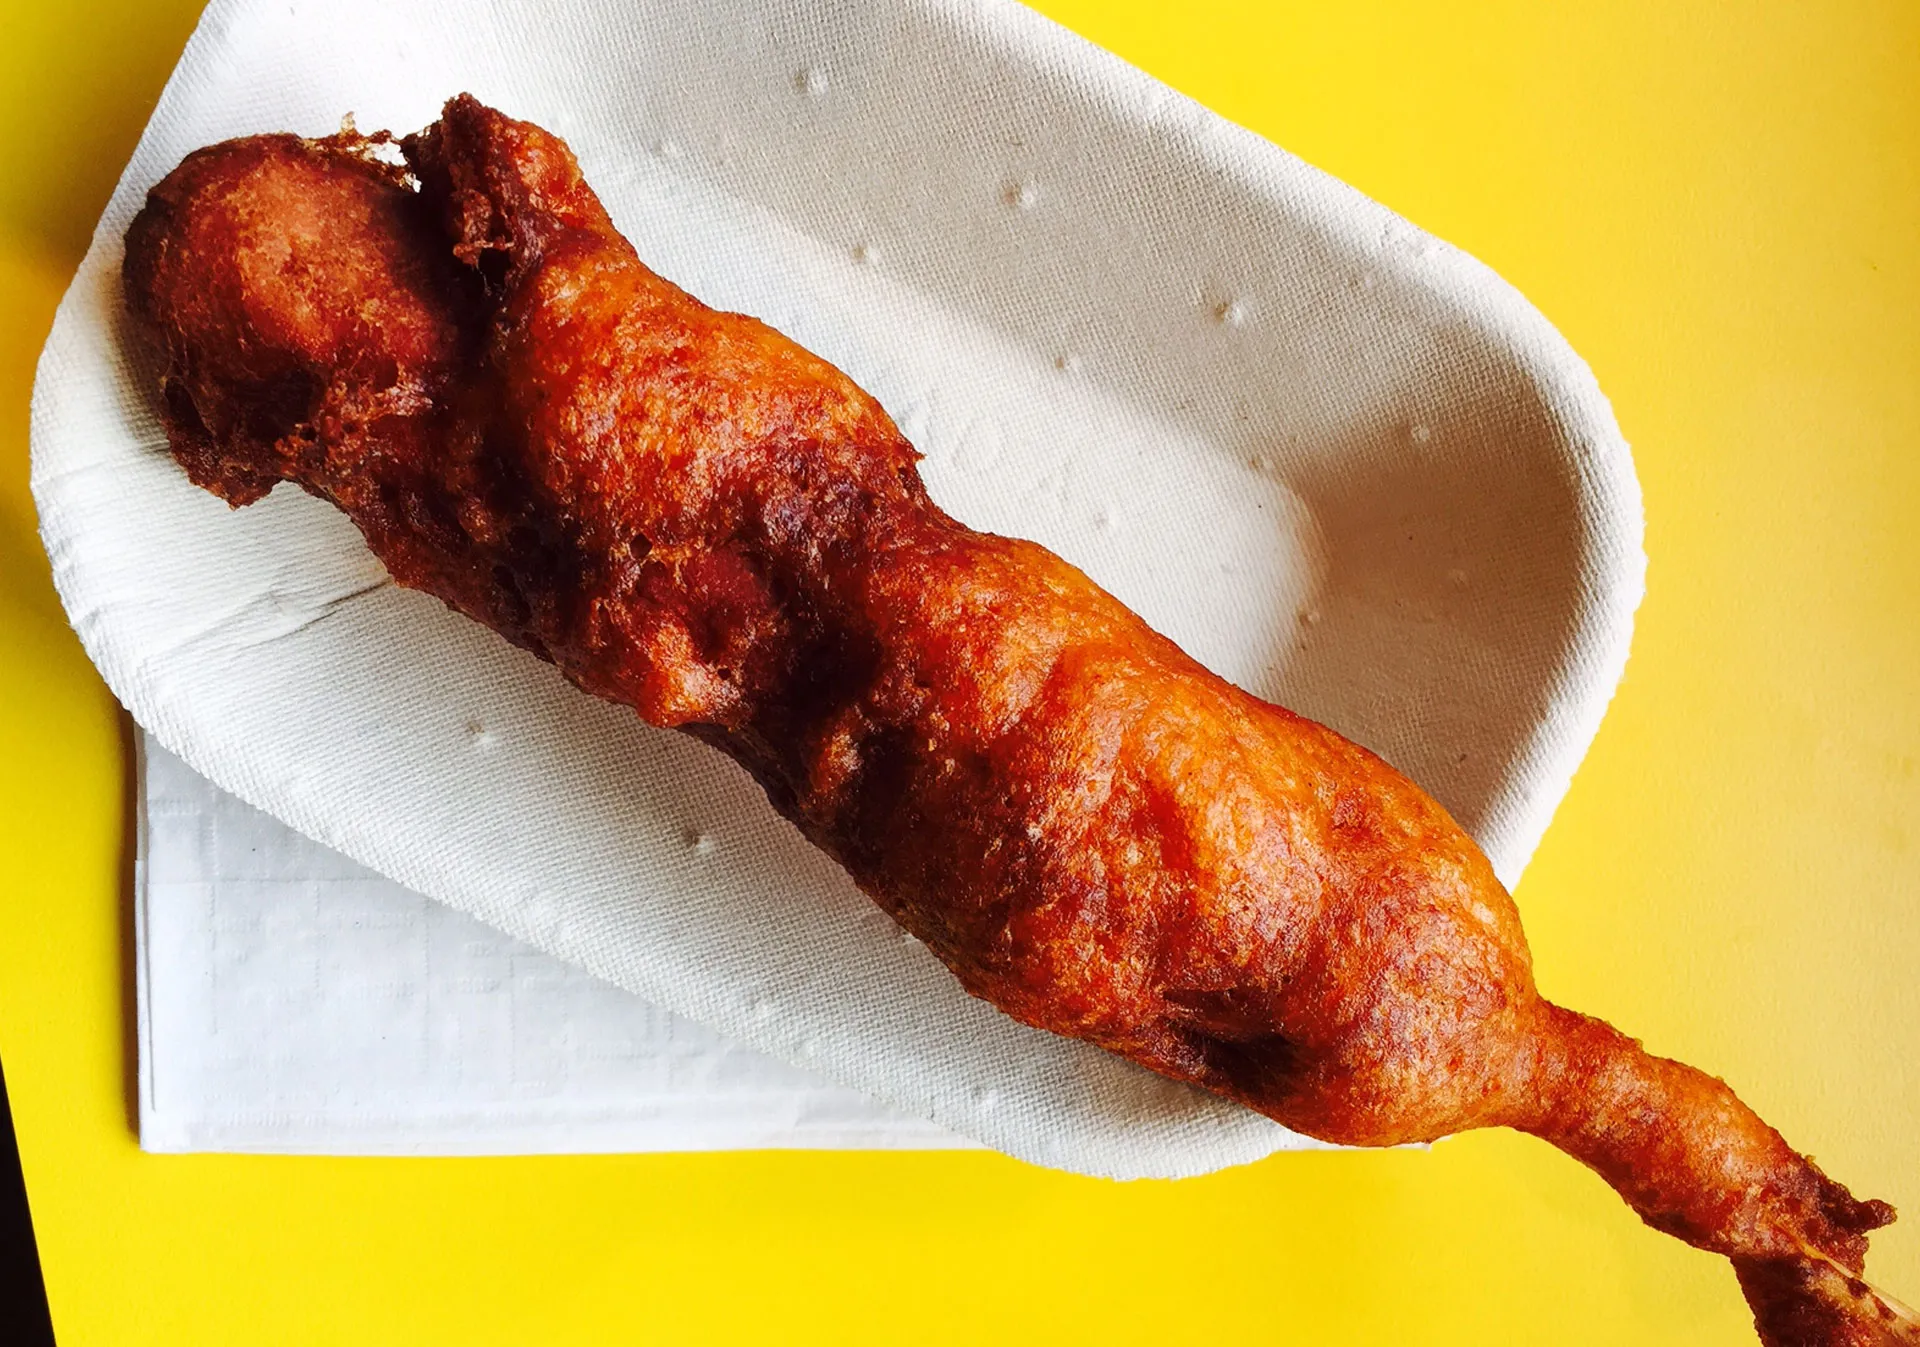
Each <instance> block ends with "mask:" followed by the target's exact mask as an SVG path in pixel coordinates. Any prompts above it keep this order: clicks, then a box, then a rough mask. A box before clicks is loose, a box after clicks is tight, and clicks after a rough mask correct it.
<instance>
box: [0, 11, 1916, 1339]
mask: <svg viewBox="0 0 1920 1347" xmlns="http://www.w3.org/2000/svg"><path fill="white" fill-rule="evenodd" d="M611 2H612V0H610V3H611ZM1041 7H1042V8H1043V9H1044V10H1045V11H1046V12H1048V13H1049V14H1051V15H1052V16H1053V17H1055V18H1057V19H1058V20H1060V21H1061V22H1063V23H1066V24H1068V25H1069V26H1071V27H1073V28H1075V29H1077V30H1078V31H1080V32H1081V33H1083V34H1084V35H1085V36H1087V37H1088V38H1090V39H1092V40H1093V41H1095V42H1098V43H1100V44H1102V45H1104V46H1106V47H1108V48H1110V49H1112V50H1114V51H1116V52H1118V53H1119V54H1120V55H1122V56H1124V57H1126V58H1127V59H1129V60H1131V61H1133V62H1135V63H1137V64H1139V65H1141V66H1143V67H1145V68H1146V69H1147V70H1148V71H1150V72H1152V73H1153V74H1155V75H1157V76H1159V77H1160V78H1161V79H1163V80H1166V81H1168V82H1169V83H1171V84H1173V85H1175V86H1176V87H1178V88H1180V89H1182V90H1185V91H1186V92H1188V93H1190V94H1192V95H1194V96H1195V97H1197V98H1199V99H1201V100H1202V101H1204V102H1205V103H1207V104H1208V105H1210V106H1211V107H1213V108H1215V109H1217V110H1218V111H1219V112H1221V113H1223V114H1224V115H1226V116H1227V117H1230V118H1232V119H1234V120H1236V121H1239V122H1241V123H1244V124H1245V125H1247V126H1250V127H1252V128H1253V129H1255V130H1256V131H1258V132H1260V133H1261V134H1263V135H1265V136H1268V137H1270V138H1271V139H1273V140H1275V141H1277V142H1278V143H1280V144H1281V145H1284V146H1286V147H1287V148H1288V149H1291V150H1293V151H1294V152H1296V153H1298V154H1300V155H1302V156H1304V157H1305V158H1306V159H1308V160H1310V161H1312V162H1313V163H1316V164H1319V165H1320V166H1322V167H1324V168H1326V169H1328V170H1330V171H1332V172H1333V173H1335V174H1337V175H1339V176H1340V177H1342V178H1345V179H1346V180H1347V181H1349V182H1351V183H1353V184H1355V185H1356V186H1358V187H1360V188H1361V189H1362V190H1364V191H1366V192H1368V193H1370V194H1371V195H1373V196H1375V197H1377V198H1379V199H1380V200H1382V201H1384V202H1385V203H1387V204H1388V205H1389V206H1391V207H1393V208H1394V209H1396V210H1398V211H1400V212H1401V213H1403V214H1404V215H1406V216H1408V217H1409V218H1411V219H1413V220H1415V221H1417V222H1418V223H1420V224H1422V225H1424V226H1426V227H1427V228H1429V229H1431V230H1433V231H1435V232H1436V233H1438V234H1440V235H1441V236H1442V237H1444V238H1447V239H1449V240H1451V241H1452V242H1454V243H1457V244H1459V245H1461V246H1462V247H1464V248H1466V249H1468V250H1469V251H1471V252H1473V253H1475V254H1477V255H1478V256H1480V257H1481V258H1483V259H1485V260H1486V261H1487V262H1489V263H1491V264H1492V265H1493V266H1494V267H1495V268H1497V269H1498V270H1499V271H1501V272H1502V273H1503V274H1504V275H1506V276H1507V277H1508V278H1509V279H1511V280H1512V281H1514V282H1515V283H1516V284H1518V285H1519V287H1520V288H1521V289H1522V290H1523V291H1525V292H1526V293H1527V294H1528V295H1529V296H1530V297H1531V298H1532V299H1533V300H1534V302H1535V303H1537V304H1538V305H1539V306H1540V307H1541V308H1542V309H1543V310H1544V311H1545V312H1546V314H1547V315H1548V317H1550V318H1551V319H1553V321H1554V322H1556V323H1557V324H1559V326H1560V328H1561V330H1562V331H1564V332H1565V333H1566V334H1567V336H1568V338H1569V339H1570V340H1571V341H1572V342H1573V345H1574V346H1575V347H1576V348H1577V349H1578V350H1580V351H1581V352H1582V353H1583V354H1584V355H1585V356H1586V357H1587V358H1588V360H1590V361H1591V362H1592V364H1593V367H1594V369H1595V370H1596V372H1597V373H1598V375H1599V378H1600V382H1601V384H1602V386H1603V387H1604V388H1605V389H1606V390H1607V392H1608V393H1609V394H1610V395H1611V396H1612V398H1613V401H1614V405H1615V407H1616V408H1617V409H1618V412H1619V417H1620V422H1621V425H1622V426H1623V427H1624V428H1625V431H1626V434H1627V438H1628V439H1629V440H1631V441H1632V443H1633V445H1634V452H1635V457H1636V460H1637V462H1638V465H1639V471H1640V476H1641V480H1642V481H1643V483H1644V484H1645V487H1646V499H1647V516H1648V529H1647V549H1648V552H1649V554H1650V556H1651V570H1650V573H1649V588H1648V594H1647V600H1646V605H1645V607H1644V608H1643V609H1642V611H1641V616H1640V624H1639V630H1638V633H1637V636H1636V638H1635V643H1634V652H1633V658H1632V662H1631V664H1630V666H1629V668H1628V670H1627V677H1626V682H1625V684H1624V686H1623V687H1622V688H1621V690H1620V694H1619V697H1618V699H1617V700H1616V701H1615V703H1614V705H1613V709H1612V711H1611V712H1610V713H1609V715H1608V717H1607V720H1606V724H1605V726H1604V727H1603V728H1602V729H1601V731H1600V735H1599V739H1598V741H1597V742H1596V743H1595V744H1594V746H1593V751H1592V754H1591V756H1590V757H1589V759H1588V761H1587V763H1586V765H1585V766H1584V767H1583V768H1582V769H1581V771H1580V774H1579V777H1578V779H1577V780H1576V781H1575V782H1574V785H1573V790H1572V793H1571V794H1570V795H1569V796H1568V797H1567V800H1566V803H1565V804H1564V805H1562V806H1561V809H1560V813H1559V816H1558V817H1557V818H1556V820H1555V821H1554V824H1553V827H1552V830H1551V831H1550V832H1549V833H1548V835H1547V839H1546V842H1545V844H1544V845H1543V846H1542V848H1541V850H1540V853H1539V855H1538V857H1537V859H1536V860H1535V861H1534V863H1533V866H1532V868H1531V870H1529V871H1528V873H1527V877H1526V880H1525V882H1524V883H1523V884H1522V885H1521V887H1520V890H1519V895H1518V896H1519V902H1520V907H1521V910H1522V912H1523V913H1524V915H1525V918H1526V922H1527V927H1528V930H1529V932H1530V933H1531V936H1532V941H1533V949H1534V952H1535V957H1536V960H1537V965H1538V972H1539V980H1540V984H1541V986H1542V987H1543V988H1544V989H1545V990H1546V992H1547V993H1548V994H1549V995H1551V996H1553V997H1555V998H1556V999H1558V1000H1561V1001H1563V1002H1565V1003H1567V1004H1569V1005H1572V1006H1576V1007H1579V1008H1580V1009H1583V1010H1587V1011H1591V1012H1594V1013H1598V1014H1602V1015H1605V1016H1607V1017H1608V1018H1610V1019H1613V1020H1614V1021H1616V1022H1617V1023H1619V1024H1620V1025H1622V1026H1623V1027H1625V1028H1627V1029H1628V1030H1629V1031H1630V1032H1633V1033H1635V1034H1638V1035H1640V1036H1642V1037H1644V1038H1645V1040H1646V1041H1647V1042H1648V1044H1649V1045H1650V1046H1651V1047H1653V1048H1654V1049H1655V1050H1657V1051H1661V1052H1664V1053H1668V1054H1672V1055H1676V1056H1679V1057H1682V1058H1685V1059H1687V1060H1689V1061H1692V1062H1696V1063H1698V1064H1700V1065H1702V1066H1704V1067H1706V1068H1708V1069H1709V1070H1712V1071H1715V1072H1718V1073H1720V1074H1723V1075H1724V1076H1725V1077H1726V1078H1727V1079H1728V1080H1730V1081H1731V1082H1733V1083H1734V1085H1735V1086H1736V1087H1737V1088H1738V1089H1739V1090H1740V1091H1741V1093H1742V1094H1743V1095H1744V1096H1745V1097H1746V1098H1747V1099H1748V1100H1750V1101H1751V1102H1752V1103H1753V1104H1754V1105H1756V1106H1757V1107H1758V1108H1759V1110H1760V1111H1761V1112H1762V1113H1763V1114H1764V1115H1765V1116H1766V1117H1767V1118H1769V1119H1770V1120H1772V1121H1773V1122H1774V1123H1775V1124H1776V1125H1777V1126H1779V1127H1780V1128H1781V1129H1782V1130H1783V1131H1784V1132H1785V1133H1786V1135H1787V1136H1788V1137H1789V1138H1790V1139H1791V1140H1793V1141H1795V1143H1796V1144H1797V1145H1799V1146H1800V1147H1802V1148H1804V1149H1806V1150H1808V1151H1810V1152H1811V1153H1813V1154H1814V1155H1816V1156H1817V1157H1818V1158H1819V1159H1820V1161H1821V1162H1822V1163H1823V1164H1824V1165H1825V1166H1826V1167H1827V1168H1828V1169H1829V1170H1830V1171H1831V1172H1832V1173H1833V1174H1834V1175H1836V1176H1837V1177H1839V1178H1841V1179H1843V1180H1844V1181H1845V1182H1847V1183H1849V1184H1851V1185H1853V1186H1854V1188H1855V1190H1856V1191H1857V1192H1860V1193H1862V1194H1866V1195H1872V1196H1878V1197H1884V1198H1887V1199H1889V1200H1891V1201H1893V1202H1894V1203H1895V1204H1896V1205H1899V1206H1901V1207H1902V1208H1904V1209H1906V1210H1907V1211H1908V1212H1909V1219H1908V1220H1907V1221H1906V1222H1903V1223H1902V1224H1899V1225H1896V1226H1895V1227H1893V1228H1892V1229H1891V1230H1889V1231H1887V1232H1884V1233H1883V1234H1881V1235H1879V1236H1878V1237H1876V1241H1875V1243H1876V1250H1875V1253H1874V1256H1873V1260H1872V1262H1871V1263H1870V1265H1869V1271H1870V1273H1872V1274H1873V1275H1875V1276H1876V1277H1877V1278H1878V1279H1880V1280H1882V1281H1883V1282H1884V1283H1885V1284H1886V1285H1887V1286H1888V1287H1889V1288H1890V1289H1892V1290H1894V1291H1895V1292H1896V1293H1904V1294H1905V1296H1906V1297H1907V1298H1909V1299H1913V1300H1920V1061H1916V1055H1917V1054H1920V767H1917V765H1916V764H1920V5H1916V4H1915V3H1913V0H1883V2H1882V3H1781V2H1780V0H1766V2H1765V3H1762V2H1760V0H1749V3H1745V4H1731V3H1724V4H1709V3H1703V2H1702V0H1639V2H1638V3H1614V4H1593V5H1571V4H1570V5H1539V4H1533V3H1523V2H1519V0H1515V2H1513V3H1505V4H1488V5H1483V6H1478V7H1475V8H1474V9H1472V11H1471V12H1463V11H1462V10H1461V9H1460V8H1459V7H1457V6H1455V5H1453V4H1445V3H1438V2H1437V0H1406V2H1405V3H1393V0H1363V2H1361V3H1326V0H1311V2H1305V0H1183V3H1182V4H1179V5H1162V4H1158V3H1152V0H1127V2H1126V3H1120V2H1119V0H1045V3H1044V4H1042V6H1041ZM197 8H198V6H197V5H196V4H195V3H194V0H158V2H157V3H153V4H149V5H135V4H127V3H112V4H103V5H96V6H91V7H88V6H79V7H75V6H69V5H57V4H50V3H33V4H21V3H11V2H8V3H4V4H0V14H4V15H5V17H6V24H5V27H4V29H0V152H3V155H4V157H3V158H0V296H4V298H3V299H0V314H4V325H3V327H0V464H3V465H4V470H3V471H0V1059H3V1060H4V1062H5V1068H6V1074H7V1080H8V1085H9V1087H10V1088H11V1090H12V1093H13V1102H14V1109H15V1113H16V1116H17V1119H18V1128H19V1136H20V1147H21V1150H22V1153H23V1157H24V1163H25V1168H26V1177H27V1185H28V1189H29V1192H30V1195H31V1200H32V1204H33V1212H34V1218H35V1222H36V1224H37V1227H38V1231H39V1239H40V1249H41V1256H42V1259H43V1261H44V1264H45V1271H46V1279H47V1284H48V1288H49V1294H50V1296H51V1300H52V1305H53V1313H54V1320H55V1323H56V1326H57V1328H58V1330H59V1332H60V1334H61V1338H62V1341H63V1343H66V1344H121V1343H143V1344H153V1343H193V1344H208V1343H248V1344H252V1343H276V1344H295V1343H336V1342H355V1343H408V1344H433V1343H463V1344H465V1343H472V1342H508V1341H510V1342H514V1343H528V1344H535V1343H604V1342H644V1343H745V1342H766V1341H772V1342H782V1343H787V1342H792V1343H812V1342H818V1343H974V1342H986V1341H993V1342H1007V1343H1040V1342H1048V1343H1056V1342H1057V1343H1082V1342H1093V1341H1096V1340H1098V1341H1111V1342H1141V1343H1147V1342H1152V1343H1168V1342H1173V1343H1189V1342H1191V1343H1214V1342H1222V1343H1224V1342H1273V1343H1281V1342H1287V1343H1294V1342H1298V1343H1316V1344H1317V1343H1396V1344H1400V1343H1476V1344H1479V1343H1507V1342H1515V1343H1553V1344H1588V1343H1595V1344H1597V1343H1613V1344H1635V1345H1636V1347H1644V1345H1646V1344H1663V1343H1676V1344H1677V1343H1688V1344H1699V1343H1729V1344H1731V1343H1741V1342H1747V1341H1750V1340H1751V1338H1750V1330H1749V1328H1748V1326H1747V1324H1748V1321H1747V1317H1746V1313H1745V1310H1744V1307H1743V1305H1742V1304H1741V1301H1740V1298H1739V1295H1738V1292H1737V1291H1736V1289H1735V1286H1734V1281H1733V1277H1732V1275H1731V1273H1730V1271H1729V1270H1728V1268H1727V1266H1726V1264H1725V1263H1724V1262H1723V1261H1721V1260H1719V1259H1716V1258H1712V1257H1709V1256H1708V1255H1706V1254H1702V1253H1698V1252H1695V1251H1693V1250H1690V1249H1687V1248H1685V1247H1683V1246H1682V1245H1680V1244H1679V1243H1677V1242H1676V1241H1674V1240H1671V1239H1668V1238H1666V1237H1664V1236H1661V1235H1657V1234H1655V1233H1653V1232H1652V1231H1650V1230H1647V1229H1645V1228H1643V1227H1642V1226H1640V1225H1639V1224H1638V1222H1637V1221H1636V1220H1635V1219H1634V1218H1633V1217H1632V1216H1631V1215H1630V1214H1629V1212H1628V1211H1627V1209H1626V1207H1625V1206H1623V1205H1622V1204H1621V1203H1620V1202H1619V1200H1618V1199H1616V1198H1615V1197H1614V1196H1613V1195H1612V1194H1611V1193H1610V1192H1608V1191H1607V1189H1606V1188H1605V1187H1604V1186H1603V1185H1602V1184H1601V1182H1600V1181H1599V1180H1598V1179H1596V1178H1594V1177H1593V1176H1592V1175H1590V1174H1588V1173H1587V1172H1586V1171H1585V1170H1583V1169H1581V1168H1580V1167H1579V1166H1577V1165H1575V1164H1574V1163H1573V1162H1571V1161H1569V1160H1567V1159H1565V1158H1564V1157H1562V1156H1560V1155H1558V1154H1557V1153H1555V1152H1553V1151H1551V1150H1549V1149H1548V1148H1547V1147H1546V1146H1544V1145H1543V1144H1541V1143H1539V1142H1536V1141H1533V1140H1530V1139H1528V1138H1525V1137H1521V1136H1517V1135H1513V1134H1510V1133H1478V1134H1473V1135H1469V1136H1465V1137H1461V1138H1458V1139H1455V1140H1452V1141H1449V1142H1446V1143H1443V1144H1441V1145H1440V1146H1438V1147H1436V1148H1435V1149H1434V1150H1432V1151H1431V1152H1430V1153H1420V1152H1393V1153H1385V1154H1359V1153H1349V1154H1324V1155H1283V1156H1277V1157H1275V1158H1273V1159H1271V1160H1268V1161H1266V1162H1264V1163H1261V1164H1257V1165H1252V1166H1249V1167H1247V1168H1243V1169H1239V1170H1234V1171H1231V1172H1228V1173H1223V1174H1217V1175H1213V1176H1211V1177H1208V1178H1203V1179H1195V1180H1189V1181H1186V1182H1181V1183H1135V1184H1126V1185H1119V1184H1111V1183H1105V1182H1100V1181H1096V1180H1091V1179H1083V1178H1076V1177H1071V1176H1068V1175H1064V1174H1054V1173H1047V1172H1044V1171H1041V1170H1037V1169H1033V1168H1029V1167H1027V1166H1025V1165H1021V1164H1018V1163H1016V1162H1014V1161H1012V1160H1007V1159H1004V1158H1001V1157H998V1156H993V1155H984V1154H923V1155H898V1154H870V1153H842V1154H810V1153H782V1152H766V1153H757V1154H719V1155H638V1156H595V1157H585V1158H529V1159H478V1160H469V1159H462V1160H388V1159H379V1160H376V1159H284V1158H262V1157H245V1156H219V1155H204V1156H173V1157H165V1156H146V1155H143V1154H141V1152H140V1151H139V1149H138V1147H137V1145H136V1143H135V1138H134V1134H133V1131H132V1129H131V1127H130V1125H129V1121H128V1089H127V1080H128V1076H129V1072H130V1071H131V1063H130V1061H129V1058H128V1050H129V1036H128V1029H127V1025H128V1018H129V1017H128V1009H127V998H128V982H129V977H128V963H127V954H126V952H125V951H126V940H127V934H126V931H127V907H128V898H127V881H128V858H127V854H126V843H125V840H124V839H125V837H126V831H125V811H126V800H127V775H126V765H125V761H124V751H125V737H124V731H123V729H122V721H121V718H120V714H119V711H118V708H117V707H116V705H115V703H114V701H113V698H112V697H111V695H110V694H109V693H108V692H107V690H106V689H105V687H103V686H102V685H101V683H100V681H99V679H98V678H97V677H96V676H95V674H94V672H93V670H92V669H91V667H90V666H89V665H88V663H87V661H86V658H85V656H84V655H83V654H82V653H81V650H80V647H79V645H78V643H77V642H76V641H75V639H74V637H73V636H72V634H71V633H70V631H69V630H68V627H67V624H66V621H65V619H64V617H63V616H62V614H61V611H60V607H59V605H58V603H57V602H56V600H55V598H54V595H53V592H52V589H51V586H50V584H49V582H48V578H47V567H46V562H45V559H44V557H43V556H42V554H41V552H40V550H39V547H38V543H37V541H36V538H35V534H34V518H33V509H32V504H31V501H30V500H29V498H28V495H27V489H26V478H27V443H26V430H27V398H28V390H29V387H30V384H31V380H32V376H33V363H34V359H35V357H36V355H37V353H38V351H39V348H40V344H41V341H42V340H43V338H44V336H45V334H46V330H47V326H48V323H49V321H50V319H51V315H52V312H53V306H54V304H55V302H56V301H57V299H58V297H59V294H60V292H61V289H62V287H63V286H64V285H65V284H66V280H67V277H68V276H69V275H70V274H71V272H72V269H73V267H74V265H75V264H76V263H77V261H78V260H79V258H80V255H81V253H82V251H83V250H84V248H85V245H86V240H87V235H88V231H89V230H90V229H91V228H92V223H93V220H94V218H95V216H96V215H97V213H98V211H99V209H100V207H101V205H102V204H103V203H104V201H105V199H106V195H107V192H108V190H109V188H110V186H111V184H112V182H113V180H114V178H115V177H116V176H117V174H118V173H119V170H120V166H121V164H122V163H123V162H124V161H125V158H126V156H127V154H128V153H129V151H130V150H131V148H132V145H133V142H134V139H135V137H136V135H137V134H138V132H139V129H140V126H141V124H142V122H143V120H144V118H145V117H146V115H147V111H148V109H149V108H150V107H151V104H152V101H153V99H154V98H155V97H156V95H157V94H158V92H159V89H160V86H161V83H162V81H163V80H164V78H165V76H166V74H167V72H168V70H169V69H170V68H171V66H172V64H173V61H174V59H175V56H176V55H177V53H178V51H179V49H180V46H181V44H182V43H183V42H184V41H185V39H186V36H187V33H188V31H189V29H190V28H191V25H192V23H193V21H194V18H195V13H196V10H197Z"/></svg>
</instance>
